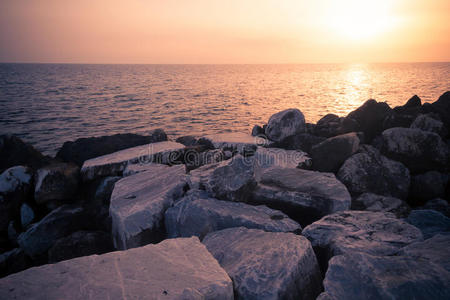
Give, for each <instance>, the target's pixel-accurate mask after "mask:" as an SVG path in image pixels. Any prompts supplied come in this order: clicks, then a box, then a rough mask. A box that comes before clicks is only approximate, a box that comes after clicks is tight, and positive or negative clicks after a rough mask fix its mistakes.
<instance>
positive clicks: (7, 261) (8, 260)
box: [0, 248, 30, 299]
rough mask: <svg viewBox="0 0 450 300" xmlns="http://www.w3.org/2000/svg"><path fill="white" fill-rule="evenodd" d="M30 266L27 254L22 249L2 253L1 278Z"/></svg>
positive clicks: (0, 263) (0, 257)
mask: <svg viewBox="0 0 450 300" xmlns="http://www.w3.org/2000/svg"><path fill="white" fill-rule="evenodd" d="M29 265H30V264H29V262H28V260H27V258H26V256H25V253H24V252H23V250H22V249H20V248H15V249H13V250H10V251H8V252H5V253H2V254H0V277H3V276H6V275H9V274H12V273H17V272H20V271H22V270H25V269H26V268H28V266H29ZM5 299H6V298H5Z"/></svg>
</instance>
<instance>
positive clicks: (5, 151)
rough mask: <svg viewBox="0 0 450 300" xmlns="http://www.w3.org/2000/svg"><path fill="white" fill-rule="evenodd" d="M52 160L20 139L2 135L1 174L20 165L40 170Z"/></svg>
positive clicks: (0, 150)
mask: <svg viewBox="0 0 450 300" xmlns="http://www.w3.org/2000/svg"><path fill="white" fill-rule="evenodd" d="M50 160H51V159H50V158H49V157H47V156H44V155H42V154H41V153H40V152H39V151H38V150H36V149H34V148H33V146H31V145H29V144H27V143H24V142H23V141H22V140H21V139H19V138H18V137H15V136H13V135H10V134H3V135H0V172H3V171H4V170H5V169H8V168H10V167H13V166H18V165H23V166H29V167H32V168H39V167H41V166H43V165H45V164H47V163H49V162H50Z"/></svg>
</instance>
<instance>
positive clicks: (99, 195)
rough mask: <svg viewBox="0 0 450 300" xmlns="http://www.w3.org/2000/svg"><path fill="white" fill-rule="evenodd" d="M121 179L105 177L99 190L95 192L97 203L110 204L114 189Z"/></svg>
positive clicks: (98, 187)
mask: <svg viewBox="0 0 450 300" xmlns="http://www.w3.org/2000/svg"><path fill="white" fill-rule="evenodd" d="M120 179H121V177H119V176H110V177H105V178H102V179H101V180H100V183H99V185H98V186H97V189H96V190H95V195H94V198H95V201H96V202H97V203H105V204H109V202H110V201H109V200H110V199H111V194H112V191H113V189H114V185H115V184H116V182H117V181H119V180H120Z"/></svg>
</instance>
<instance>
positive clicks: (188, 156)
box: [184, 149, 225, 171]
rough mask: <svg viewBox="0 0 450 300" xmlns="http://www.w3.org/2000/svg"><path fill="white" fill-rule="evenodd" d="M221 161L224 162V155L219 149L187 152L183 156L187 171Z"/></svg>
mask: <svg viewBox="0 0 450 300" xmlns="http://www.w3.org/2000/svg"><path fill="white" fill-rule="evenodd" d="M223 160H225V154H224V151H223V150H221V149H214V150H207V151H204V152H197V151H187V152H185V154H184V163H185V165H186V170H187V171H191V170H194V169H197V168H199V167H201V166H204V165H208V164H213V163H218V162H221V161H223Z"/></svg>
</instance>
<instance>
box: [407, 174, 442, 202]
mask: <svg viewBox="0 0 450 300" xmlns="http://www.w3.org/2000/svg"><path fill="white" fill-rule="evenodd" d="M447 181H448V179H447V176H446V175H444V174H442V173H439V172H437V171H428V172H426V173H423V174H418V175H416V176H412V178H411V188H410V192H409V198H410V200H411V201H412V202H413V203H424V202H425V201H427V200H431V199H433V198H438V197H443V196H444V195H445V187H446V185H447Z"/></svg>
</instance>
